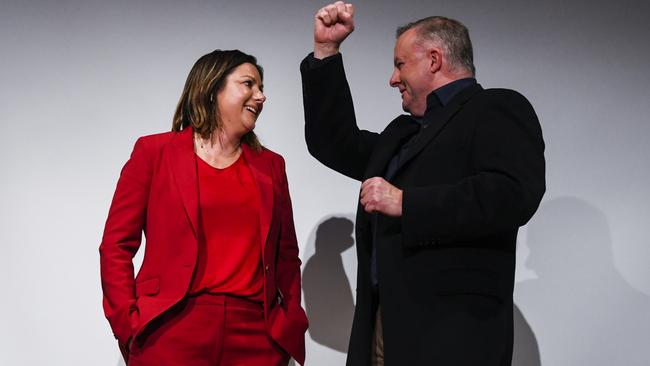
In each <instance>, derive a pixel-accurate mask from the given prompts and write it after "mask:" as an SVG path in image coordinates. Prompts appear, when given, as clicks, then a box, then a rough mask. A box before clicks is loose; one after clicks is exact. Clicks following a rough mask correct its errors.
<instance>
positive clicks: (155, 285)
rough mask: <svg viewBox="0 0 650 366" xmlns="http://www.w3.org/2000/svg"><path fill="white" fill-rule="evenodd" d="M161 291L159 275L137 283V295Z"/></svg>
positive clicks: (153, 293)
mask: <svg viewBox="0 0 650 366" xmlns="http://www.w3.org/2000/svg"><path fill="white" fill-rule="evenodd" d="M159 291H160V280H159V279H158V277H154V278H149V279H146V280H144V281H140V282H136V284H135V295H136V296H137V297H141V296H152V295H156V294H158V292H159Z"/></svg>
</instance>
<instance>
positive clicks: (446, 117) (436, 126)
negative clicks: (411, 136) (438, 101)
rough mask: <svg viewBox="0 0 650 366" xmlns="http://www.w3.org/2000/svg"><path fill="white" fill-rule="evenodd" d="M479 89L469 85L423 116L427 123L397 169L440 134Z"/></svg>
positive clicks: (480, 88) (477, 85)
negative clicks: (447, 101) (447, 102)
mask: <svg viewBox="0 0 650 366" xmlns="http://www.w3.org/2000/svg"><path fill="white" fill-rule="evenodd" d="M481 90H483V88H482V87H481V86H480V85H479V84H476V85H474V86H470V87H468V88H467V89H465V90H463V91H461V92H460V93H459V94H458V95H457V96H455V97H454V98H453V99H452V100H451V101H450V102H449V104H448V105H446V106H445V107H442V108H438V109H436V110H434V111H433V112H432V115H430V116H425V118H427V119H429V120H430V122H429V125H428V126H427V127H426V128H425V129H424V131H422V134H421V135H420V137H418V139H417V140H416V141H415V142H414V143H413V146H411V147H410V148H409V149H408V151H407V152H406V155H405V156H404V158H403V159H402V160H401V161H400V166H399V167H398V170H399V169H400V168H402V167H403V166H404V165H405V164H406V163H408V162H409V161H410V160H411V159H413V158H414V157H415V156H416V155H417V154H418V153H419V152H420V151H422V149H424V147H425V146H427V145H428V144H429V143H431V141H433V140H434V139H435V138H436V136H438V134H440V131H442V129H443V128H444V127H445V126H446V125H447V124H448V123H449V122H450V121H451V119H452V118H453V117H454V115H455V114H456V113H458V111H459V110H460V109H461V107H462V106H463V104H465V103H466V102H467V101H468V100H469V99H470V98H471V97H472V96H474V94H476V93H478V92H479V91H481Z"/></svg>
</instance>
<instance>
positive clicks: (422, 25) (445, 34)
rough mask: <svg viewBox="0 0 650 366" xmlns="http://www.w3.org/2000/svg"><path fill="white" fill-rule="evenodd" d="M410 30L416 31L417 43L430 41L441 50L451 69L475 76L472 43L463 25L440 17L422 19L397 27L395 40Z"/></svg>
mask: <svg viewBox="0 0 650 366" xmlns="http://www.w3.org/2000/svg"><path fill="white" fill-rule="evenodd" d="M412 28H415V29H416V33H417V36H418V41H423V40H430V41H433V42H435V43H436V44H437V45H438V46H439V47H441V48H442V49H443V51H444V53H445V56H446V58H447V60H448V61H449V63H450V64H451V67H452V69H454V70H458V69H463V70H466V71H468V72H470V73H471V74H472V76H474V75H475V73H476V69H475V68H474V52H473V51H472V41H470V39H469V31H468V30H467V27H465V26H464V25H463V23H461V22H459V21H457V20H454V19H449V18H445V17H441V16H432V17H427V18H422V19H420V20H416V21H415V22H412V23H408V24H405V25H402V26H400V27H398V28H397V33H396V38H399V37H400V36H401V35H402V34H403V33H404V32H406V31H408V30H409V29H412Z"/></svg>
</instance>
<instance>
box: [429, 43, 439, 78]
mask: <svg viewBox="0 0 650 366" xmlns="http://www.w3.org/2000/svg"><path fill="white" fill-rule="evenodd" d="M428 56H429V60H430V62H431V65H430V67H429V68H430V72H431V73H432V74H435V73H436V72H438V71H440V69H441V68H442V51H441V50H440V49H439V48H437V47H432V48H430V49H429V55H428Z"/></svg>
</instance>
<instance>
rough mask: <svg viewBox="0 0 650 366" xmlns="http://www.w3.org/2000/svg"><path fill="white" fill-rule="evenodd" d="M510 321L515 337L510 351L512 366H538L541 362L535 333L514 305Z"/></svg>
mask: <svg viewBox="0 0 650 366" xmlns="http://www.w3.org/2000/svg"><path fill="white" fill-rule="evenodd" d="M512 320H513V324H514V336H515V339H514V344H513V349H512V366H540V365H541V364H542V361H541V359H540V357H539V346H538V345H537V338H535V333H533V330H532V329H531V328H530V324H528V321H526V318H524V314H522V313H521V310H519V307H518V306H517V305H514V308H513V309H512Z"/></svg>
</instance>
